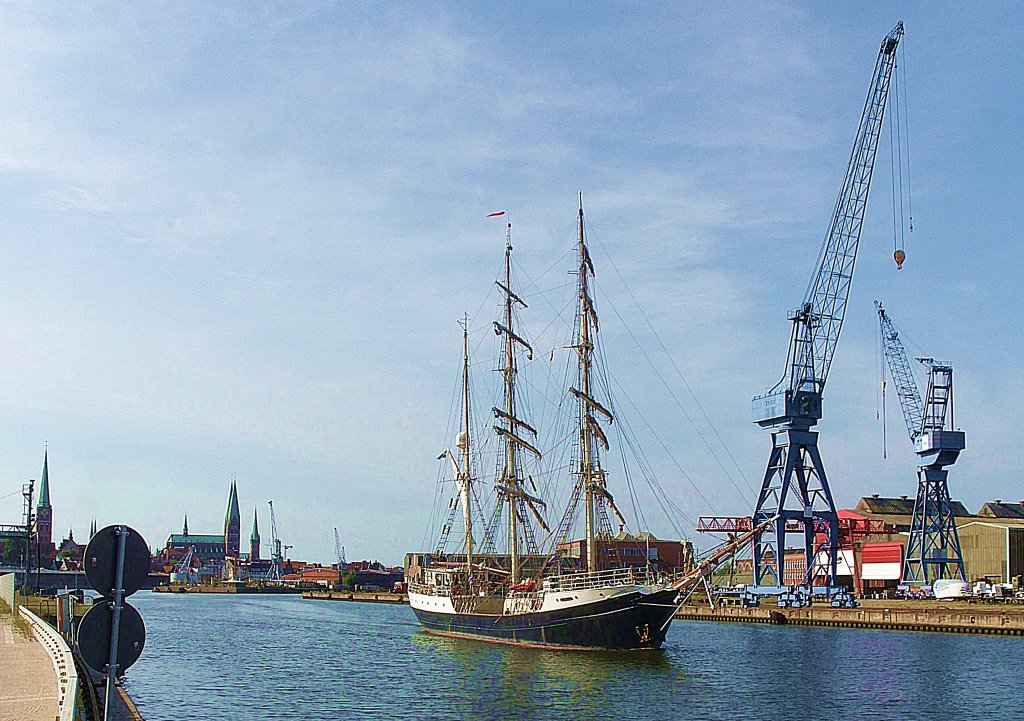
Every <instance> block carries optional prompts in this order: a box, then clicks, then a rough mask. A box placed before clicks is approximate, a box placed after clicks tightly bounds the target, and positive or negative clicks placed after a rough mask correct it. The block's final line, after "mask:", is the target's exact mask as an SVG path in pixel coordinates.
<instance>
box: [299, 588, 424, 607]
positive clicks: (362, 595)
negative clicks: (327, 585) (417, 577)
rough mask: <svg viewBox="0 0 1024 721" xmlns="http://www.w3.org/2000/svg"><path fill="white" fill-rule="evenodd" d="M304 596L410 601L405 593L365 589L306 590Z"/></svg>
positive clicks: (381, 601) (313, 597) (363, 600)
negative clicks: (367, 590)
mask: <svg viewBox="0 0 1024 721" xmlns="http://www.w3.org/2000/svg"><path fill="white" fill-rule="evenodd" d="M302 597H303V598H305V599H310V600H319V601H359V602H362V603H395V604H399V603H409V597H408V596H406V595H405V594H403V593H373V592H363V591H359V592H357V591H305V592H303V594H302Z"/></svg>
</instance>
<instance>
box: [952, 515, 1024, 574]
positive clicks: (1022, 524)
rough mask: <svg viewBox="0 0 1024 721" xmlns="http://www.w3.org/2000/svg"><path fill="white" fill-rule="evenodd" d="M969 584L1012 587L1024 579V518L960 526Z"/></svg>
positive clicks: (961, 544)
mask: <svg viewBox="0 0 1024 721" xmlns="http://www.w3.org/2000/svg"><path fill="white" fill-rule="evenodd" d="M957 533H958V535H959V536H960V551H961V553H962V554H963V559H964V567H965V569H966V571H967V575H968V577H969V580H972V581H973V580H980V579H986V580H988V581H990V582H993V583H1012V582H1013V581H1014V579H1017V580H1018V583H1019V580H1020V577H1021V576H1024V518H992V519H991V520H989V519H986V520H976V521H969V522H968V523H965V524H964V525H962V526H959V528H958V529H957Z"/></svg>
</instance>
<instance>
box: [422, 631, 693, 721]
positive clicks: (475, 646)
mask: <svg viewBox="0 0 1024 721" xmlns="http://www.w3.org/2000/svg"><path fill="white" fill-rule="evenodd" d="M412 638H413V644H414V645H416V646H417V647H419V648H421V649H423V650H424V651H427V652H428V653H429V654H430V662H431V663H432V664H438V667H439V668H440V667H442V666H447V667H448V668H449V669H450V673H451V674H452V675H453V676H455V677H461V680H462V685H463V687H464V688H465V689H466V690H467V692H470V693H473V695H474V696H475V697H476V698H477V704H478V705H477V706H476V707H475V710H476V711H477V712H479V713H480V714H482V717H484V718H487V717H488V716H487V712H488V710H492V711H493V712H494V713H495V714H497V713H499V712H500V713H502V714H503V715H508V714H511V716H507V717H509V718H516V717H518V716H524V717H527V718H545V716H544V712H545V711H549V712H554V711H557V710H563V711H568V710H571V711H572V713H573V717H574V718H581V719H584V718H607V717H611V716H610V712H611V710H612V709H613V708H615V709H622V708H629V707H630V706H631V705H632V704H636V706H635V707H636V708H637V709H638V710H639V709H640V708H642V704H639V701H640V699H639V698H637V689H638V686H637V684H636V681H637V680H638V679H643V682H642V685H643V686H646V685H647V684H656V685H657V686H658V687H659V691H658V693H659V695H660V694H662V693H664V694H667V695H672V694H674V693H676V692H677V691H680V690H681V688H679V687H681V686H682V684H683V680H684V674H683V670H682V668H681V667H680V665H679V663H678V661H677V660H675V659H672V658H670V657H669V656H668V655H667V654H666V653H665V652H664V651H661V650H655V649H641V650H633V651H559V650H547V649H535V648H524V647H520V646H510V645H500V644H491V643H488V642H486V641H475V640H472V639H459V638H447V637H443V636H434V635H430V634H428V633H426V632H424V631H420V632H418V633H415V634H413V637H412ZM485 667H486V668H494V669H495V670H496V671H497V672H498V673H496V674H494V676H493V677H491V676H490V675H488V676H487V677H486V678H484V677H482V676H481V669H482V668H485ZM499 678H500V683H498V679H499Z"/></svg>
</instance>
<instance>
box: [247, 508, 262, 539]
mask: <svg viewBox="0 0 1024 721" xmlns="http://www.w3.org/2000/svg"><path fill="white" fill-rule="evenodd" d="M259 542H260V525H259V519H258V517H257V515H256V509H255V508H254V509H252V533H250V534H249V543H259Z"/></svg>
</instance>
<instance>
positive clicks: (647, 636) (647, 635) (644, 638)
mask: <svg viewBox="0 0 1024 721" xmlns="http://www.w3.org/2000/svg"><path fill="white" fill-rule="evenodd" d="M636 635H637V636H639V637H640V643H647V642H648V641H650V640H651V627H650V625H649V624H646V623H645V624H644V630H643V631H641V630H640V627H639V626H637V627H636Z"/></svg>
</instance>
